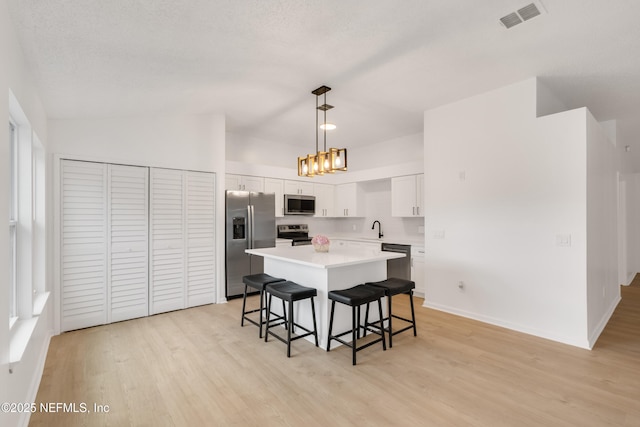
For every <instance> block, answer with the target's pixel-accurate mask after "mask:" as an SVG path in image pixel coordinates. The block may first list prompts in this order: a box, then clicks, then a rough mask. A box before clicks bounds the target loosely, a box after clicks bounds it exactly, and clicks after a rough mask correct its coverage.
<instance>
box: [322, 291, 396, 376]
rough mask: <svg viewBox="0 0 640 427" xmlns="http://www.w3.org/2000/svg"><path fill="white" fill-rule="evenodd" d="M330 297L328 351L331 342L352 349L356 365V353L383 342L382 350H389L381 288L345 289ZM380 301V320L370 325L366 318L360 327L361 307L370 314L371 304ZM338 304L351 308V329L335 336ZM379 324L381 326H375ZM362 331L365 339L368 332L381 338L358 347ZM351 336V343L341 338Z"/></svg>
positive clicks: (334, 292)
mask: <svg viewBox="0 0 640 427" xmlns="http://www.w3.org/2000/svg"><path fill="white" fill-rule="evenodd" d="M328 297H329V299H330V300H331V317H330V320H329V341H328V342H327V351H331V340H336V341H338V342H339V343H341V344H343V345H345V346H347V347H351V357H352V364H353V365H355V364H356V353H357V352H358V351H360V350H363V349H365V348H367V347H369V346H372V345H374V344H376V343H379V342H382V350H386V349H387V344H386V341H385V338H384V323H383V314H382V298H383V297H384V290H383V289H382V288H380V287H374V286H368V285H357V286H354V287H352V288H349V289H343V290H338V291H330V292H329V293H328ZM374 301H378V312H379V314H380V320H378V321H376V322H373V323H369V319H368V317H369V316H368V315H367V316H365V323H364V325H360V307H362V306H363V305H364V304H366V305H367V313H368V312H369V303H371V302H374ZM336 302H339V303H341V304H345V305H348V306H350V307H351V329H350V330H348V331H345V332H341V333H339V334H336V335H333V334H332V331H333V315H334V311H335V307H336ZM376 323H379V324H380V326H375V324H376ZM360 329H363V335H362V336H363V337H364V336H366V335H367V331H370V332H373V333H375V334H379V335H380V338H377V339H375V340H373V341H369V342H367V343H366V344H363V345H361V346H360V347H358V339H359V338H360ZM349 333H350V334H351V342H347V341H345V340H343V339H341V338H340V337H342V336H344V335H347V334H349Z"/></svg>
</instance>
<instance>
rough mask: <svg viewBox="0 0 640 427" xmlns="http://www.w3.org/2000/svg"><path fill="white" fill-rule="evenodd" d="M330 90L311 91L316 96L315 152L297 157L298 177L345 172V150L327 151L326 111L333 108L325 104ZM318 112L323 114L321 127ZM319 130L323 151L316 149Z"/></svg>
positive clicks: (323, 87)
mask: <svg viewBox="0 0 640 427" xmlns="http://www.w3.org/2000/svg"><path fill="white" fill-rule="evenodd" d="M330 90H331V88H330V87H327V86H320V87H319V88H318V89H316V90H313V91H311V93H312V94H314V95H315V96H316V151H315V153H313V154H308V155H306V156H304V157H298V176H308V177H313V176H315V175H324V174H325V173H334V172H335V171H346V170H347V149H346V148H329V150H327V129H332V127H331V124H328V123H327V111H328V110H330V109H332V108H333V105H329V104H327V92H329V91H330ZM320 96H323V103H322V105H319V101H320ZM320 112H322V114H323V119H322V125H320V123H319V115H320ZM333 128H335V127H333ZM320 129H322V136H323V150H320V149H319V147H318V140H319V133H320Z"/></svg>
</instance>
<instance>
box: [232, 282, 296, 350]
mask: <svg viewBox="0 0 640 427" xmlns="http://www.w3.org/2000/svg"><path fill="white" fill-rule="evenodd" d="M284 281H285V280H284V279H280V278H277V277H273V276H269V275H268V274H265V273H258V274H250V275H248V276H244V277H243V278H242V282H243V283H244V297H243V299H242V320H240V326H244V321H245V320H247V321H249V322H251V323H253V324H254V325H256V326H257V327H258V328H259V329H260V332H259V337H260V338H262V325H264V324H265V323H266V322H265V321H264V320H263V319H262V312H263V310H264V309H265V304H264V303H265V301H264V288H265V286H267V285H268V284H270V283H277V282H284ZM248 287H252V288H254V289H257V290H259V291H260V308H256V309H253V310H249V311H247V310H246V306H247V288H248ZM282 308H283V309H284V302H283V303H282ZM256 312H260V314H259V317H258V321H257V322H256V321H255V320H253V319H251V318H249V317H248V316H247V314H250V313H256ZM283 313H284V311H283Z"/></svg>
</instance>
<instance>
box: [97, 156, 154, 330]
mask: <svg viewBox="0 0 640 427" xmlns="http://www.w3.org/2000/svg"><path fill="white" fill-rule="evenodd" d="M148 176H149V169H148V168H146V167H138V166H121V165H109V256H110V258H109V263H108V265H109V285H110V286H109V287H108V288H107V289H108V292H109V298H108V300H109V307H110V310H109V315H110V316H109V319H108V321H109V322H119V321H121V320H127V319H134V318H136V317H143V316H147V315H148V314H149V240H148V235H149V222H148V221H149V203H148V202H149V192H148V189H149V179H148Z"/></svg>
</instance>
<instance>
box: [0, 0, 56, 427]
mask: <svg viewBox="0 0 640 427" xmlns="http://www.w3.org/2000/svg"><path fill="white" fill-rule="evenodd" d="M0 63H2V66H0V92H1V93H2V94H3V95H2V96H3V97H4V98H3V99H4V102H0V117H3V118H4V119H5V120H8V118H9V108H8V106H9V101H8V96H9V91H10V90H11V91H12V92H13V94H14V95H15V97H16V100H17V101H18V103H19V104H20V106H21V108H22V110H23V112H24V113H25V116H26V117H27V118H28V120H29V123H30V125H31V129H32V130H33V131H34V132H35V133H36V134H37V136H38V137H39V140H40V142H41V143H42V145H43V149H44V150H45V151H47V126H46V121H47V118H46V115H45V113H44V109H43V106H42V103H41V102H40V99H39V96H38V93H37V90H36V89H35V85H34V83H33V79H32V74H31V71H30V70H29V68H28V67H27V65H26V63H25V61H24V57H23V55H22V52H21V50H20V45H19V43H18V41H17V38H16V34H15V30H14V28H13V23H12V22H11V19H10V17H9V12H8V9H7V2H4V1H3V2H0ZM6 123H7V122H6V121H5V126H6ZM5 129H6V127H5ZM8 138H9V134H8V132H7V131H6V130H5V131H3V132H0V162H2V164H1V166H0V212H4V213H6V212H8V211H9V205H8V203H9V140H8ZM4 218H7V217H6V216H4ZM8 250H9V234H8V227H6V226H3V227H0V271H1V272H5V274H6V272H7V271H8V270H9V264H8V262H9V259H8V258H9V252H8ZM39 273H42V272H39ZM6 283H7V280H5V278H3V279H2V280H0V284H1V286H0V301H1V302H2V304H0V401H1V402H30V401H32V400H33V399H35V394H36V392H37V387H38V384H39V382H40V376H41V373H42V368H43V366H44V357H45V356H46V351H47V348H48V344H49V338H50V336H51V335H50V334H51V315H50V313H49V308H50V306H49V308H45V311H44V312H43V313H42V314H41V315H40V321H39V322H38V326H37V328H36V330H35V332H34V334H33V336H32V339H31V341H30V343H29V346H28V347H27V349H26V351H25V355H24V357H23V359H22V360H21V362H20V363H18V364H15V365H13V366H12V368H13V373H11V374H10V373H9V368H10V366H9V338H10V331H9V325H8V318H9V306H8V304H7V303H6V302H7V301H8V300H9V289H8V287H7V286H6ZM47 288H48V285H47ZM27 418H28V414H17V413H4V412H0V425H3V426H14V425H20V424H23V423H24V422H26V419H27Z"/></svg>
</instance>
